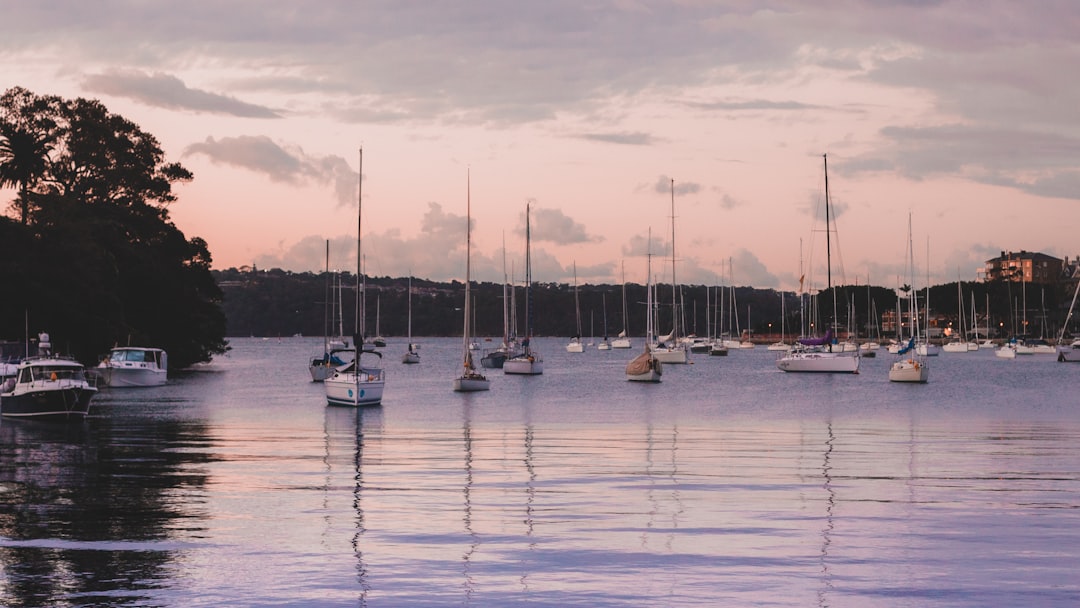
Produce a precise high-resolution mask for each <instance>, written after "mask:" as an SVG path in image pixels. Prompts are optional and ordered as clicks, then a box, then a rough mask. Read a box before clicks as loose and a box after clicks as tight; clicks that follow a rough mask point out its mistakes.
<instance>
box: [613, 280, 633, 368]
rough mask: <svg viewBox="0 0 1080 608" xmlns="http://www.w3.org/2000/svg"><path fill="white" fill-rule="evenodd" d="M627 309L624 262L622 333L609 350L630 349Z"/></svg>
mask: <svg viewBox="0 0 1080 608" xmlns="http://www.w3.org/2000/svg"><path fill="white" fill-rule="evenodd" d="M626 313H627V307H626V262H623V264H622V322H623V327H622V331H620V332H619V335H618V336H616V337H615V339H614V340H612V341H611V348H630V347H631V343H630V336H629V335H628V334H627V329H628V326H629V324H630V323H629V321H628V320H627V319H628V317H627V314H626Z"/></svg>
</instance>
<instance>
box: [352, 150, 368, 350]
mask: <svg viewBox="0 0 1080 608" xmlns="http://www.w3.org/2000/svg"><path fill="white" fill-rule="evenodd" d="M357 182H358V184H357V189H356V193H357V194H356V306H355V310H354V313H353V328H354V329H356V330H357V331H358V333H359V336H360V341H361V342H362V341H363V339H364V333H365V332H364V325H363V321H364V320H363V317H361V316H360V293H361V292H360V275H361V273H362V272H363V268H362V267H361V257H360V252H361V251H362V243H361V241H360V235H361V234H363V232H362V228H363V219H362V218H363V215H364V149H363V148H360V160H359V164H358V170H357ZM365 295H366V294H365ZM353 341H354V342H355V341H356V339H355V338H354V339H353ZM354 346H356V348H357V351H356V358H357V361H359V359H360V350H359V349H360V344H355V345H354ZM358 364H359V363H358Z"/></svg>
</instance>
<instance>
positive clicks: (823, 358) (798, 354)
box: [776, 156, 860, 374]
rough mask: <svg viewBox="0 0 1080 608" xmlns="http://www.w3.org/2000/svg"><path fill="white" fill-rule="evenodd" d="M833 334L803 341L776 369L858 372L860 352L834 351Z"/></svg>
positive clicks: (827, 248)
mask: <svg viewBox="0 0 1080 608" xmlns="http://www.w3.org/2000/svg"><path fill="white" fill-rule="evenodd" d="M822 159H824V161H825V258H826V264H825V267H826V272H827V275H828V287H829V291H831V292H832V295H833V319H836V290H834V289H832V243H831V239H830V233H831V232H832V226H831V225H830V221H829V217H830V215H829V214H830V209H829V206H830V204H831V202H830V200H829V164H828V159H827V158H826V157H825V156H822ZM833 342H834V340H833V331H832V328H831V327H830V328H829V329H828V330H827V331H826V332H825V336H824V337H822V338H817V339H813V338H810V339H801V340H799V341H798V342H797V343H796V344H795V345H794V346H793V347H792V348H791V350H790V351H788V352H787V353H785V354H784V355H783V356H781V357H779V358H778V359H777V360H776V367H778V368H779V369H781V370H783V371H785V372H817V373H849V374H857V373H859V361H860V358H859V351H858V349H856V350H854V351H853V352H842V351H840V350H838V349H834V344H833Z"/></svg>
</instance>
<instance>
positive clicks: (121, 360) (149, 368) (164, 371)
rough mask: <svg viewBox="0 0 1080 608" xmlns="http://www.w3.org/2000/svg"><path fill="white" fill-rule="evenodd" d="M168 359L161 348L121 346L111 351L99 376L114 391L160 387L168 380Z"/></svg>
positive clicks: (99, 368)
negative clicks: (115, 389)
mask: <svg viewBox="0 0 1080 608" xmlns="http://www.w3.org/2000/svg"><path fill="white" fill-rule="evenodd" d="M168 369H169V358H168V355H167V354H166V353H165V351H163V350H161V349H160V348H143V347H138V346H122V347H117V348H114V349H112V350H111V351H109V356H108V357H106V358H105V360H104V361H102V362H101V363H99V364H98V366H97V370H96V371H97V374H98V375H99V376H101V379H102V381H103V382H104V383H105V385H106V386H109V387H112V388H119V387H135V386H161V385H163V384H165V381H166V380H167V378H168Z"/></svg>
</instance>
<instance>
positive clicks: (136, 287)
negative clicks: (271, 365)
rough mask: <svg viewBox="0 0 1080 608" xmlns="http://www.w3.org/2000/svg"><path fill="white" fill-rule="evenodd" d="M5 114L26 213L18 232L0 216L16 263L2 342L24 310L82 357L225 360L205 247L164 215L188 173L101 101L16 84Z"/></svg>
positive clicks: (10, 168)
mask: <svg viewBox="0 0 1080 608" xmlns="http://www.w3.org/2000/svg"><path fill="white" fill-rule="evenodd" d="M0 117H2V118H0V133H4V142H5V144H4V147H3V148H2V149H3V150H4V152H0V175H2V176H3V179H4V180H5V181H4V182H3V183H4V184H9V185H18V186H19V188H20V193H19V202H20V207H21V211H22V213H21V215H22V222H21V224H20V225H16V224H15V222H13V221H11V220H10V219H9V218H0V219H2V220H3V221H5V222H7V226H4V227H0V234H4V235H9V236H10V237H11V238H8V239H4V241H0V256H2V257H0V259H4V260H15V262H14V263H8V264H3V263H0V281H3V284H5V285H9V286H12V287H13V289H12V290H11V292H10V293H12V294H13V296H14V297H10V298H5V299H4V300H3V301H0V314H2V315H3V316H2V317H0V334H3V333H9V332H10V333H11V334H15V335H18V334H21V333H22V331H21V327H22V319H23V318H24V311H28V313H29V315H30V318H31V320H32V324H33V325H34V326H35V328H40V329H44V328H46V327H47V328H48V329H49V331H50V333H52V334H53V336H54V342H55V343H56V344H57V345H58V346H59V345H67V346H68V348H69V351H70V352H71V353H72V354H75V355H76V356H78V357H79V358H80V359H84V360H90V359H93V358H96V357H97V356H98V355H100V354H102V353H103V352H105V351H107V350H108V349H109V348H110V347H112V346H114V345H116V344H128V343H141V344H145V345H149V346H160V347H161V348H164V349H165V350H167V351H169V359H170V362H171V363H172V364H173V366H174V367H185V366H187V365H190V364H191V363H195V362H199V361H208V360H209V359H210V358H211V357H212V356H213V355H214V354H217V353H222V352H224V351H225V350H226V349H227V345H226V343H225V340H224V332H225V318H224V313H223V312H222V310H221V298H222V295H221V291H220V290H219V289H218V287H217V284H216V283H215V282H214V279H213V276H212V275H211V274H210V263H211V258H210V252H209V249H208V247H207V244H206V242H205V241H203V240H202V239H200V238H192V239H188V238H186V237H185V236H184V234H183V233H182V232H181V231H180V230H179V229H178V228H177V227H176V226H175V225H174V224H173V223H172V222H171V221H170V219H169V212H168V205H169V204H170V203H172V202H174V201H175V200H176V196H175V194H174V193H173V190H172V186H173V184H174V183H177V182H184V181H189V180H191V179H192V174H191V172H190V171H188V170H187V169H185V168H184V167H183V166H181V165H180V164H178V163H168V162H166V161H165V155H164V152H163V151H162V149H161V147H160V145H159V144H158V142H157V140H156V139H155V138H154V137H153V136H152V135H150V134H149V133H146V132H145V131H143V130H142V129H140V128H139V127H138V125H136V124H135V123H133V122H131V121H130V120H127V119H126V118H124V117H122V116H119V115H115V114H112V113H110V112H109V111H108V109H107V108H106V107H105V106H104V105H103V104H101V102H99V101H96V100H87V99H75V100H64V99H61V98H59V97H40V96H36V95H34V94H33V93H31V92H29V91H27V90H25V89H22V88H15V89H10V90H8V91H7V92H5V93H4V95H3V96H2V97H0ZM13 136H14V137H13ZM7 291H8V290H5V292H7ZM13 320H14V321H13ZM12 323H14V325H15V326H14V327H12V325H11V324H12ZM39 326H40V327H39Z"/></svg>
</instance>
